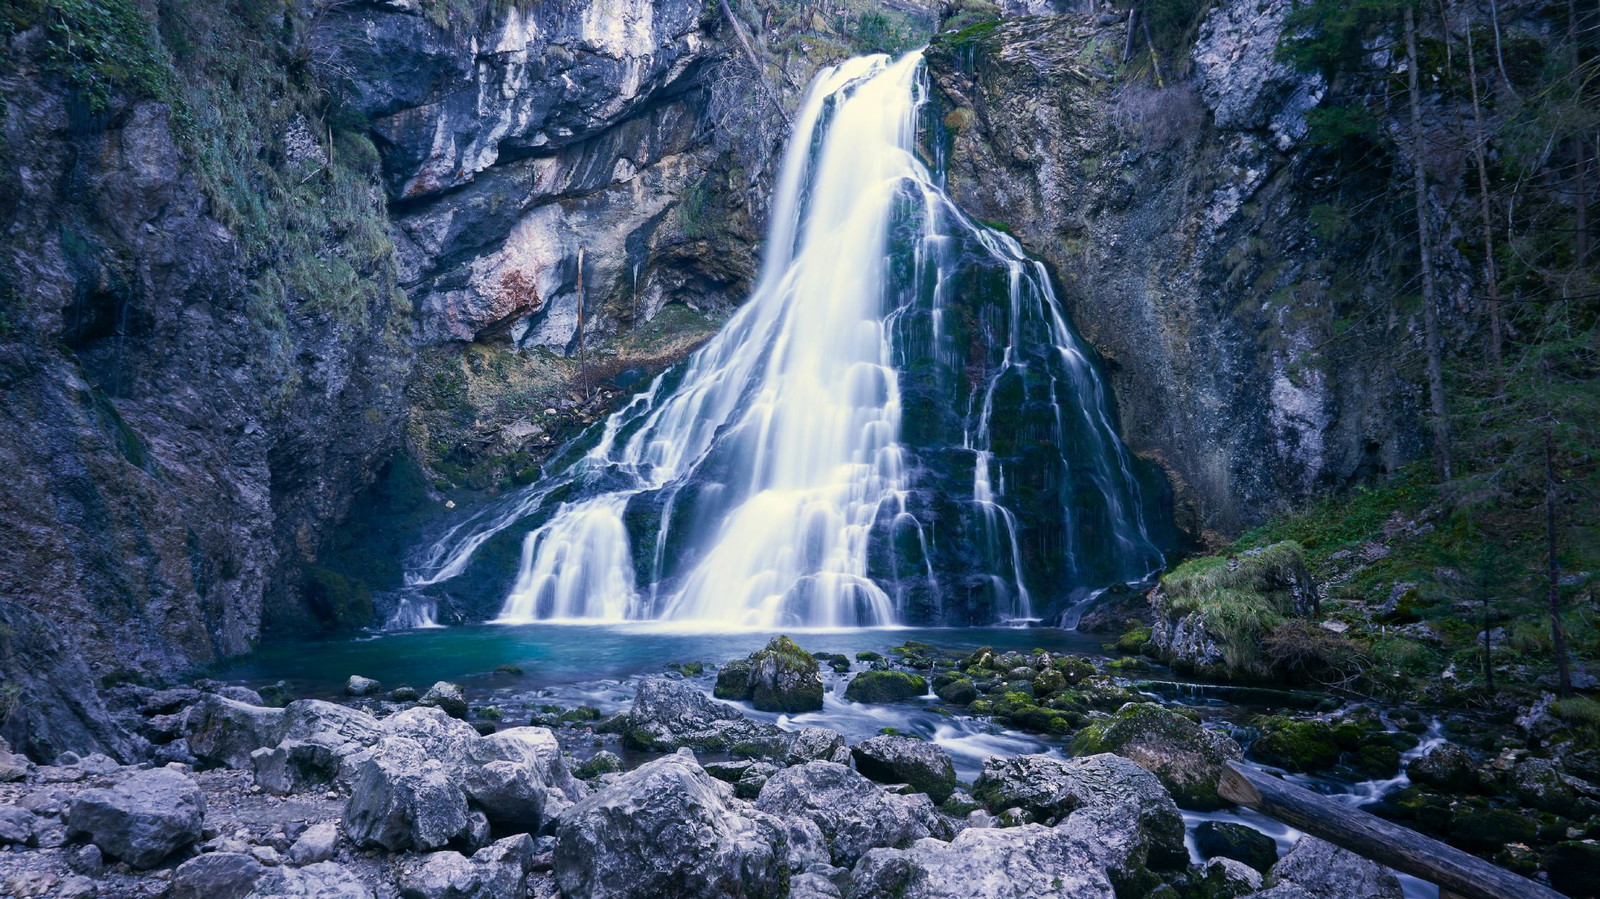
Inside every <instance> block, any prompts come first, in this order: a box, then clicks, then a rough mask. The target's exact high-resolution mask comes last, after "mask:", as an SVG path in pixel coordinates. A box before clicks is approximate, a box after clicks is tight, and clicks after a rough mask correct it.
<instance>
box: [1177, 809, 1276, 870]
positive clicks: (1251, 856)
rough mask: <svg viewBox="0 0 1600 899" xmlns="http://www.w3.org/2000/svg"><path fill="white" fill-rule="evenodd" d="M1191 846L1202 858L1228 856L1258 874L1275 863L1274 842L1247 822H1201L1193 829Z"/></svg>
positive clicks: (1270, 868)
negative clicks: (1193, 846) (1193, 843)
mask: <svg viewBox="0 0 1600 899" xmlns="http://www.w3.org/2000/svg"><path fill="white" fill-rule="evenodd" d="M1194 842H1195V848H1196V849H1199V850H1200V855H1201V856H1202V857H1204V858H1208V859H1212V858H1231V859H1233V860H1234V861H1238V862H1244V863H1245V864H1247V865H1249V866H1250V867H1252V868H1254V869H1256V870H1257V871H1260V872H1261V873H1262V874H1265V873H1267V872H1268V871H1270V870H1272V866H1273V865H1275V864H1277V862H1278V844H1277V842H1276V841H1275V840H1273V839H1272V837H1269V836H1267V835H1266V834H1264V833H1262V832H1261V831H1259V830H1256V829H1255V828H1254V827H1251V826H1249V825H1247V824H1235V823H1233V822H1231V821H1202V822H1201V823H1200V826H1199V827H1197V828H1195V831H1194Z"/></svg>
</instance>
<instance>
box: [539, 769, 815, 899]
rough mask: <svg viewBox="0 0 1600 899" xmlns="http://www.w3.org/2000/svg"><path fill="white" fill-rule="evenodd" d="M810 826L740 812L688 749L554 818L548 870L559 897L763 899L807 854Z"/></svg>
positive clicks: (779, 889)
mask: <svg viewBox="0 0 1600 899" xmlns="http://www.w3.org/2000/svg"><path fill="white" fill-rule="evenodd" d="M816 839H818V838H817V837H816V836H815V829H814V828H813V829H811V831H810V835H809V836H801V837H800V838H799V839H798V840H797V839H795V837H794V836H793V834H792V832H791V828H790V827H789V826H786V825H785V824H784V823H783V822H781V821H778V820H777V819H775V818H773V817H771V816H770V815H766V814H763V813H761V812H758V811H754V810H751V809H749V808H748V807H747V806H745V805H744V804H743V803H741V802H739V800H737V799H735V798H734V796H733V791H732V789H731V788H730V787H728V786H727V785H726V784H723V783H721V782H719V781H717V780H714V779H712V778H711V777H710V776H709V775H707V774H706V772H705V771H704V770H702V769H701V768H700V766H699V765H698V764H696V763H695V761H694V757H693V755H692V754H690V753H689V752H688V751H686V750H684V751H680V752H678V753H676V754H673V755H669V756H666V757H665V758H661V759H657V760H655V761H653V762H650V763H648V764H645V765H642V766H640V767H638V768H636V769H634V770H633V771H630V772H628V773H626V774H624V775H622V776H621V777H619V778H617V780H616V781H615V782H613V783H612V784H611V785H610V786H608V787H606V788H605V789H603V790H601V791H600V792H598V793H596V794H594V795H592V796H590V797H589V798H587V799H585V800H583V801H582V802H580V803H578V804H577V805H576V806H574V807H573V808H572V809H571V810H569V811H568V812H567V813H566V814H565V815H563V816H562V817H561V821H560V823H559V825H558V827H557V830H556V848H555V858H554V861H555V874H556V881H557V882H558V883H559V884H560V886H561V890H562V892H563V893H564V894H565V895H569V896H584V897H589V899H657V897H660V899H674V897H683V899H690V897H706V899H720V897H726V899H740V897H750V899H764V897H774V899H776V897H780V896H782V895H783V894H784V883H783V880H784V873H785V871H786V870H787V869H795V868H802V867H803V866H804V865H805V864H807V863H809V862H810V861H813V860H816V858H815V857H816V855H817V854H818V851H817V847H815V846H807V845H806V843H807V842H810V841H813V840H816Z"/></svg>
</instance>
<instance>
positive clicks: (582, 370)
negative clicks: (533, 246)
mask: <svg viewBox="0 0 1600 899" xmlns="http://www.w3.org/2000/svg"><path fill="white" fill-rule="evenodd" d="M583 349H584V347H583V247H579V248H578V383H579V385H581V386H582V388H583V398H584V400H585V401H587V400H588V399H589V361H588V360H587V359H586V358H584V352H583Z"/></svg>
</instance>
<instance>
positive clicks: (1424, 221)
mask: <svg viewBox="0 0 1600 899" xmlns="http://www.w3.org/2000/svg"><path fill="white" fill-rule="evenodd" d="M1406 75H1407V87H1408V93H1409V94H1410V97H1411V171H1412V181H1413V185H1414V190H1415V191H1416V195H1417V256H1418V259H1419V264H1420V265H1421V267H1422V323H1423V339H1424V342H1425V343H1426V345H1427V355H1428V401H1429V406H1430V407H1431V411H1432V413H1433V441H1434V452H1435V453H1436V454H1437V456H1438V459H1439V475H1440V479H1441V480H1446V481H1448V480H1450V477H1451V470H1450V421H1449V419H1448V418H1447V417H1446V412H1445V403H1444V351H1443V350H1442V349H1441V347H1440V338H1439V308H1438V303H1437V301H1436V299H1435V293H1436V291H1435V287H1434V278H1433V246H1432V244H1433V233H1432V229H1431V228H1429V226H1428V178H1427V169H1426V167H1425V166H1424V164H1423V161H1422V154H1423V140H1422V100H1421V94H1422V89H1421V88H1420V87H1419V86H1418V77H1417V14H1416V12H1415V11H1414V10H1412V8H1411V7H1410V6H1409V5H1408V6H1406Z"/></svg>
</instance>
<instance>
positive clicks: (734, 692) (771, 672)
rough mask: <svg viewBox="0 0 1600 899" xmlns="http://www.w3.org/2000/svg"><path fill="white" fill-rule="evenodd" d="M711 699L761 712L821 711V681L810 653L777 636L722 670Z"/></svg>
mask: <svg viewBox="0 0 1600 899" xmlns="http://www.w3.org/2000/svg"><path fill="white" fill-rule="evenodd" d="M712 695H714V696H716V697H717V698H718V699H733V700H740V701H745V700H748V701H749V702H750V704H751V705H754V706H755V707H756V708H758V709H760V710H762V711H765V712H787V713H789V714H795V713H797V712H813V711H816V710H818V709H820V708H822V677H821V675H820V673H819V670H818V667H817V660H816V659H815V658H814V657H812V655H811V654H810V653H808V652H806V651H805V650H803V649H801V648H800V647H799V646H797V645H795V642H794V641H793V640H790V639H789V638H788V637H783V636H779V637H773V638H772V640H771V641H770V642H769V643H767V647H766V648H765V649H763V650H760V651H759V652H753V653H751V654H750V657H749V658H746V659H739V660H737V661H733V662H729V663H728V664H726V665H724V666H722V669H721V670H720V671H718V672H717V685H716V688H715V690H714V691H713V694H712Z"/></svg>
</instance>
